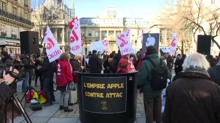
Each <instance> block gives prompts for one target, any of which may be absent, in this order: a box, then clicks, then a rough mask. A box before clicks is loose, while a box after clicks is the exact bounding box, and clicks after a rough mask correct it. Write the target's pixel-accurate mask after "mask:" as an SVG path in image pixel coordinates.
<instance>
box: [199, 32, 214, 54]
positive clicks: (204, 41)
mask: <svg viewBox="0 0 220 123" xmlns="http://www.w3.org/2000/svg"><path fill="white" fill-rule="evenodd" d="M210 48H211V36H210V35H198V42H197V52H199V53H201V54H204V55H210Z"/></svg>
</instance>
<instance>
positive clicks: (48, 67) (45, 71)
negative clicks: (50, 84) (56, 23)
mask: <svg viewBox="0 0 220 123" xmlns="http://www.w3.org/2000/svg"><path fill="white" fill-rule="evenodd" d="M40 72H41V73H42V75H43V77H44V78H47V77H48V78H49V77H51V78H53V75H54V73H55V62H51V63H50V62H49V59H48V58H45V59H44V62H43V64H42V68H40Z"/></svg>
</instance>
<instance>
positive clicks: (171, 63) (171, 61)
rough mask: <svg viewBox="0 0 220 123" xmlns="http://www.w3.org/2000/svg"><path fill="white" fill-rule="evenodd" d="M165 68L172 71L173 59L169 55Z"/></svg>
mask: <svg viewBox="0 0 220 123" xmlns="http://www.w3.org/2000/svg"><path fill="white" fill-rule="evenodd" d="M167 67H168V68H169V70H170V71H172V69H173V58H172V56H170V55H169V56H168V58H167Z"/></svg>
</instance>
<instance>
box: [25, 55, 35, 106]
mask: <svg viewBox="0 0 220 123" xmlns="http://www.w3.org/2000/svg"><path fill="white" fill-rule="evenodd" d="M26 62H27V63H28V64H26V65H24V67H25V69H27V73H28V78H29V79H28V83H29V86H28V88H27V90H26V91H25V93H24V95H23V97H22V99H21V101H23V99H24V97H25V95H26V93H27V92H28V91H29V96H30V100H31V99H32V95H31V90H32V89H33V90H34V91H36V92H37V90H36V89H34V88H33V87H32V86H31V76H30V70H31V69H34V68H35V65H31V59H30V55H29V58H26ZM25 104H26V102H25Z"/></svg>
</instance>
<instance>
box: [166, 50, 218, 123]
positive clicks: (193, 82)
mask: <svg viewBox="0 0 220 123" xmlns="http://www.w3.org/2000/svg"><path fill="white" fill-rule="evenodd" d="M209 66H210V65H209V62H208V61H207V60H206V58H205V56H204V55H202V54H200V53H194V54H191V55H189V56H188V57H187V58H186V59H185V60H184V63H183V72H181V73H179V75H178V77H177V78H176V79H175V81H173V82H172V83H171V84H170V85H169V86H168V88H167V91H166V105H165V111H164V117H163V123H220V87H219V86H218V85H217V84H215V83H214V82H213V81H212V79H211V78H210V76H209V74H208V72H207V70H208V68H209Z"/></svg>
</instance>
